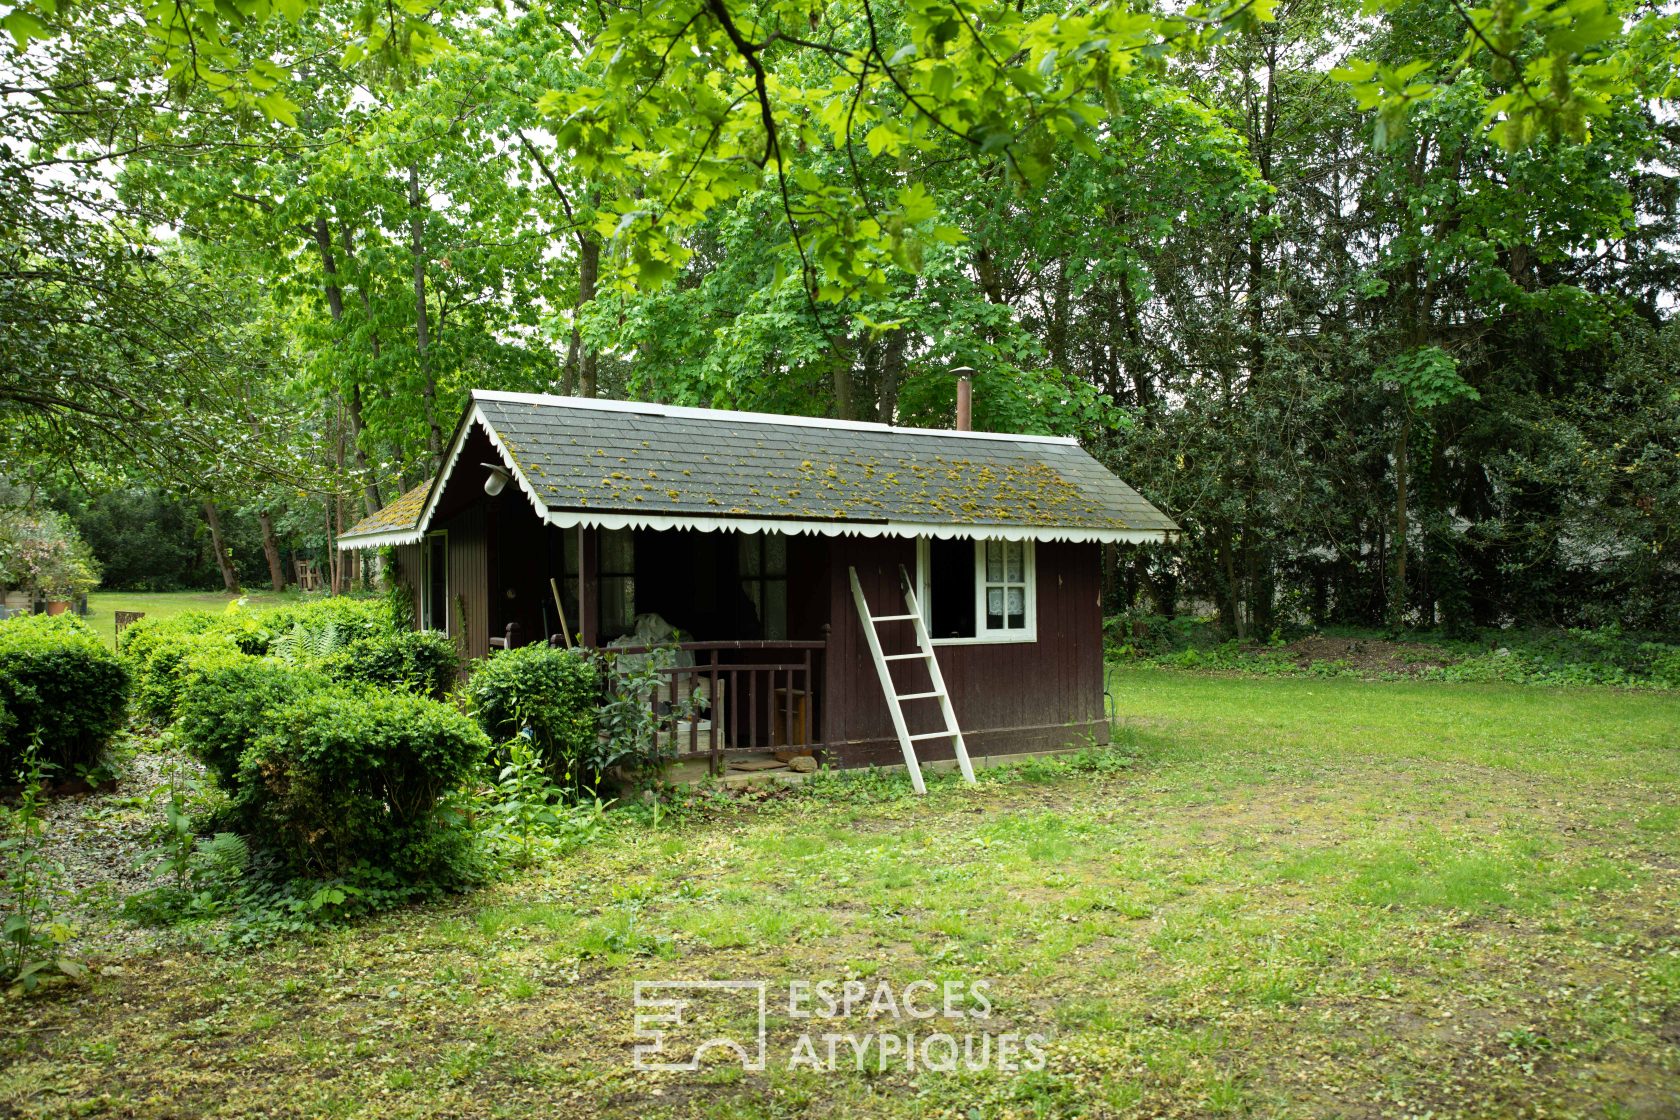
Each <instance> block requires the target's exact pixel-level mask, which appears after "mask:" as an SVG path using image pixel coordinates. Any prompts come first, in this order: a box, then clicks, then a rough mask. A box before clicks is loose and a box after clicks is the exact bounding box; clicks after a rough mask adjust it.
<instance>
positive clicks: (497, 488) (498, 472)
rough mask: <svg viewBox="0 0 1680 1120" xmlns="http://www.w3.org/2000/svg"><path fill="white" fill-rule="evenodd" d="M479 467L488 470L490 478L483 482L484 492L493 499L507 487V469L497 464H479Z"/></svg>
mask: <svg viewBox="0 0 1680 1120" xmlns="http://www.w3.org/2000/svg"><path fill="white" fill-rule="evenodd" d="M479 466H481V467H487V468H489V471H490V476H489V477H488V478H486V479H485V480H484V492H485V493H486V494H488V495H490V496H491V497H492V498H494V497H495V496H496V495H497V494H500V493H501V492H502V487H504V486H506V485H507V482H508V472H507V468H506V467H503V466H501V465H500V464H498V463H480V464H479Z"/></svg>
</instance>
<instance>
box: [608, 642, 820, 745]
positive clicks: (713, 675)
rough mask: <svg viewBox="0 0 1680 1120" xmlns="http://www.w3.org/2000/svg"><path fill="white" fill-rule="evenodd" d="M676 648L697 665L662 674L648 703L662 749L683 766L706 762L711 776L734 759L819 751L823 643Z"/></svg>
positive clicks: (637, 650) (637, 649) (633, 650)
mask: <svg viewBox="0 0 1680 1120" xmlns="http://www.w3.org/2000/svg"><path fill="white" fill-rule="evenodd" d="M661 648H664V649H670V648H671V647H670V646H665V647H661ZM676 648H677V649H679V650H682V651H685V652H687V653H690V654H692V655H693V656H694V664H693V665H672V666H668V667H665V668H663V669H662V670H661V674H662V675H663V677H664V678H665V679H664V681H663V682H662V683H661V684H660V685H659V687H658V689H657V692H656V694H655V695H654V697H653V698H652V701H651V702H652V703H653V704H654V706H655V711H656V712H658V713H660V714H661V715H662V716H664V717H665V718H662V719H661V720H660V721H659V726H658V731H657V735H658V736H659V742H658V745H659V746H660V747H661V748H662V749H664V750H667V751H669V752H670V753H672V754H674V755H675V756H676V757H677V758H678V759H679V760H681V759H697V758H706V759H708V760H709V762H710V767H711V771H712V773H714V774H718V773H721V772H722V771H723V766H724V758H725V756H726V755H729V754H732V753H734V754H745V753H754V752H762V751H767V750H793V751H799V752H804V751H817V750H821V749H822V747H823V744H822V743H821V742H819V741H818V737H817V704H818V700H819V697H818V695H817V681H818V679H819V674H820V673H821V663H822V655H823V651H824V650H826V649H827V648H828V646H827V643H826V642H683V643H681V644H680V645H678V646H677V647H676ZM613 652H614V653H618V654H632V655H634V654H645V653H650V652H653V650H652V648H651V647H646V646H633V647H630V648H627V649H614V650H613Z"/></svg>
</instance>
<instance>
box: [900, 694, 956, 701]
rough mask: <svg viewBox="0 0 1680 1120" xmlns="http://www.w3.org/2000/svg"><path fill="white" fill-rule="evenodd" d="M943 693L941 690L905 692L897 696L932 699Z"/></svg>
mask: <svg viewBox="0 0 1680 1120" xmlns="http://www.w3.org/2000/svg"><path fill="white" fill-rule="evenodd" d="M943 695H945V694H944V693H943V692H906V693H904V694H903V695H902V696H899V697H897V699H898V700H900V701H904V700H932V699H933V698H934V697H936V696H943Z"/></svg>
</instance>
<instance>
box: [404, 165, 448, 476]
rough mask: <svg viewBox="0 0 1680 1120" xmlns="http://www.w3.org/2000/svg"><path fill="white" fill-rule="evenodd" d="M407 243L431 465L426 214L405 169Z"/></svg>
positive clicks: (433, 396)
mask: <svg viewBox="0 0 1680 1120" xmlns="http://www.w3.org/2000/svg"><path fill="white" fill-rule="evenodd" d="M408 242H409V252H410V254H411V255H412V256H413V258H414V354H415V360H416V361H417V362H418V364H419V366H420V401H421V404H422V405H423V406H424V408H425V413H426V449H427V450H428V451H430V452H431V453H432V465H433V466H434V467H435V466H437V465H438V464H439V463H441V462H442V461H443V428H442V427H441V426H440V425H439V424H438V413H437V381H436V379H435V378H433V377H432V369H431V364H430V362H429V361H428V360H427V356H426V347H427V346H428V345H429V344H430V341H431V340H430V337H429V335H430V328H429V324H428V321H427V318H426V214H425V208H424V207H423V205H422V203H421V198H420V168H419V167H418V166H417V165H415V164H412V163H411V164H409V165H408Z"/></svg>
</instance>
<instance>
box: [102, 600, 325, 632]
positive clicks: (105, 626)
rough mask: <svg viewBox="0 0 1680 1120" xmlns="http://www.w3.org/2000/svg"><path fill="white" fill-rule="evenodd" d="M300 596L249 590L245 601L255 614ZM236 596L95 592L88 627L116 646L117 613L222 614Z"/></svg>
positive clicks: (160, 615) (154, 615) (155, 615)
mask: <svg viewBox="0 0 1680 1120" xmlns="http://www.w3.org/2000/svg"><path fill="white" fill-rule="evenodd" d="M304 597H305V596H304V595H303V594H302V593H301V592H297V591H287V592H284V593H282V594H278V595H277V594H275V593H274V592H272V591H251V590H246V591H245V593H244V598H245V599H246V600H247V603H248V605H249V606H250V607H251V609H253V610H259V609H261V608H263V607H277V606H280V605H281V604H283V603H293V602H297V601H299V600H301V599H303V598H304ZM235 598H237V596H233V595H228V594H226V593H225V592H221V591H95V592H93V593H92V594H90V595H89V596H88V618H87V622H88V625H90V626H92V627H93V628H94V629H95V630H97V631H98V632H99V634H100V635H101V636H102V637H103V638H104V639H105V640H106V641H107V642H110V643H112V644H113V645H114V644H115V641H116V637H115V635H116V626H117V618H116V612H117V611H144V612H145V614H146V617H148V618H174V617H175V616H176V615H180V614H186V613H187V612H189V611H210V612H212V613H219V612H221V611H224V610H226V609H227V605H228V604H229V603H230V602H232V601H233V600H234V599H235Z"/></svg>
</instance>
